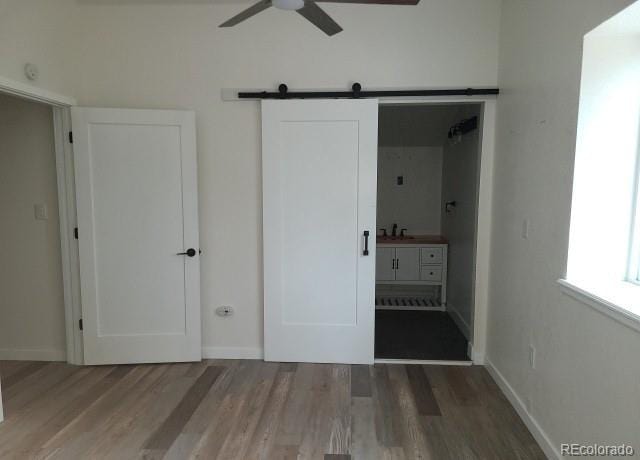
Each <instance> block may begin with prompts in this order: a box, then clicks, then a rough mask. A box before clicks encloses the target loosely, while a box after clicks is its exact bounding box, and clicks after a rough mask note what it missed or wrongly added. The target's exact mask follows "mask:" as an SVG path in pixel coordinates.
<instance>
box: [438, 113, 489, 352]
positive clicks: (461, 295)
mask: <svg viewBox="0 0 640 460" xmlns="http://www.w3.org/2000/svg"><path fill="white" fill-rule="evenodd" d="M461 115H462V114H461ZM473 115H476V116H478V115H479V112H478V110H477V109H475V108H470V110H469V111H468V112H467V113H465V114H464V116H461V118H460V119H459V120H458V121H461V120H462V119H465V118H469V117H471V116H473ZM479 173H480V149H479V130H478V129H477V130H474V131H472V132H470V133H467V134H465V135H464V136H463V137H462V141H461V142H460V143H457V144H453V143H450V142H447V143H445V145H444V150H443V166H442V207H441V211H442V235H444V236H445V237H446V238H447V239H448V241H449V260H448V269H447V273H448V274H447V311H448V312H449V313H450V314H451V315H452V317H453V319H454V320H455V321H456V323H457V324H458V326H459V327H460V329H461V330H462V332H463V333H464V335H465V336H466V337H467V339H470V338H471V333H470V331H471V330H473V302H474V296H473V291H474V284H475V250H476V228H477V217H478V181H479ZM447 201H455V202H456V206H455V207H454V208H451V211H450V212H449V213H447V212H445V208H444V203H445V202H447Z"/></svg>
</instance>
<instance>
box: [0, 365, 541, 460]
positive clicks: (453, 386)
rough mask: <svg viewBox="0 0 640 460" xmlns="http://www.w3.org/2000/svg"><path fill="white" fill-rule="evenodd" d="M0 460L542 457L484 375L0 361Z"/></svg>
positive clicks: (450, 370)
mask: <svg viewBox="0 0 640 460" xmlns="http://www.w3.org/2000/svg"><path fill="white" fill-rule="evenodd" d="M0 376H1V377H2V396H3V399H4V407H5V418H6V419H5V422H4V423H2V424H0V458H2V459H12V458H14V459H25V458H38V459H65V460H66V459H86V458H113V459H118V460H122V459H130V458H131V459H133V458H147V459H160V458H166V459H186V458H199V459H215V458H219V459H295V458H302V459H334V460H339V459H367V460H368V459H452V460H460V459H508V460H513V459H543V458H545V457H544V455H543V453H542V451H541V450H540V449H539V447H538V446H537V444H536V442H535V441H534V439H533V437H532V436H531V434H530V433H529V432H528V431H527V429H526V428H525V426H524V425H523V423H522V422H521V420H520V419H519V418H518V416H517V414H516V413H515V412H514V410H513V409H512V408H511V406H510V405H509V403H508V402H507V400H506V399H505V398H504V396H503V395H502V393H501V392H500V390H499V389H498V387H497V386H496V385H495V383H494V382H493V380H492V379H491V377H490V376H489V374H488V373H487V372H486V370H485V369H484V368H483V367H478V366H472V367H443V366H404V365H376V366H348V365H324V364H278V363H265V362H262V361H233V360H225V361H203V362H202V363H192V364H166V365H138V366H101V367H74V366H70V365H67V364H64V363H40V362H21V361H0Z"/></svg>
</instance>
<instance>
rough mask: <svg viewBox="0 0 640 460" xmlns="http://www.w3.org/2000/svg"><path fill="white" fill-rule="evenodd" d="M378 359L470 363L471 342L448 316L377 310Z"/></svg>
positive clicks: (433, 312)
mask: <svg viewBox="0 0 640 460" xmlns="http://www.w3.org/2000/svg"><path fill="white" fill-rule="evenodd" d="M375 357H376V358H379V359H380V358H385V359H425V360H450V361H467V360H468V359H469V358H468V356H467V339H466V338H465V336H464V335H463V334H462V332H461V331H460V329H459V328H458V326H457V325H456V323H455V322H454V321H453V320H452V319H451V317H450V316H449V314H448V313H446V312H440V311H401V310H376V346H375Z"/></svg>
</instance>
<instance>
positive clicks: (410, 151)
mask: <svg viewBox="0 0 640 460" xmlns="http://www.w3.org/2000/svg"><path fill="white" fill-rule="evenodd" d="M482 109H483V106H482V104H481V103H478V102H475V103H439V104H393V103H387V104H381V105H380V107H379V132H378V198H377V238H376V243H377V244H376V254H377V255H376V330H375V357H376V360H419V361H432V360H435V361H452V362H470V360H471V359H472V356H471V354H472V353H471V347H470V346H469V343H470V342H472V341H473V318H474V304H475V284H476V270H475V268H476V241H477V229H478V207H479V185H480V157H481V144H482V142H481V133H482V113H483V110H482Z"/></svg>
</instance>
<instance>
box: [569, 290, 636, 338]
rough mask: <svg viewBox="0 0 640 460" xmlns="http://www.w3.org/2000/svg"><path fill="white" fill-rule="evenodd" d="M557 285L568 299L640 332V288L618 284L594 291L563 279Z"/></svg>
mask: <svg viewBox="0 0 640 460" xmlns="http://www.w3.org/2000/svg"><path fill="white" fill-rule="evenodd" d="M558 284H559V285H560V288H561V289H562V292H563V293H564V294H566V295H568V296H569V297H572V298H574V299H575V300H578V301H579V302H581V303H583V304H585V305H588V306H589V307H591V308H593V309H594V310H597V311H599V312H600V313H602V314H604V315H606V316H608V317H610V318H612V319H614V320H615V321H617V322H619V323H621V324H623V325H625V326H627V327H630V328H631V329H634V330H636V331H638V332H640V286H637V285H634V284H631V283H625V282H620V283H616V284H614V285H610V286H599V287H598V288H595V289H594V288H592V287H591V286H589V287H588V288H587V287H581V286H579V285H577V284H576V283H573V282H571V281H567V280H565V279H559V280H558Z"/></svg>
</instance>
